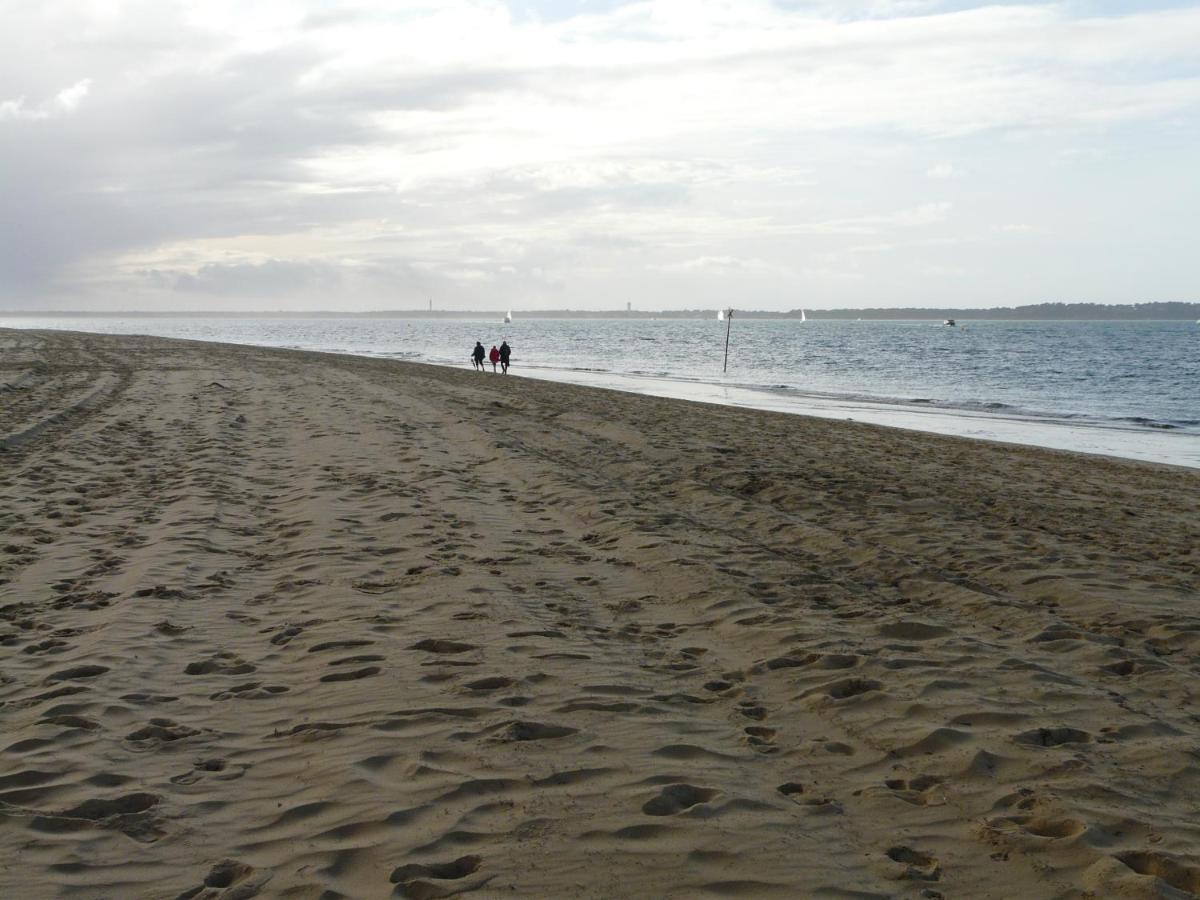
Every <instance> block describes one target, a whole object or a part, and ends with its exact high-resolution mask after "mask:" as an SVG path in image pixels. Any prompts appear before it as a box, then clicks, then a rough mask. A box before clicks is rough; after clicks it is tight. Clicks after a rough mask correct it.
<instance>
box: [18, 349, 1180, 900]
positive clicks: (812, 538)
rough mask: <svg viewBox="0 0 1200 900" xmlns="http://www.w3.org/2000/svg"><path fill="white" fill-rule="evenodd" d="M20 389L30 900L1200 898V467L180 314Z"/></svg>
mask: <svg viewBox="0 0 1200 900" xmlns="http://www.w3.org/2000/svg"><path fill="white" fill-rule="evenodd" d="M0 382H3V383H5V384H6V385H8V387H7V388H5V389H4V390H3V392H2V393H0V398H3V404H2V405H0V442H2V441H4V440H5V439H9V438H13V437H17V439H16V440H10V441H9V442H8V445H7V446H6V447H4V449H3V450H2V451H0V467H2V468H0V648H2V652H3V653H4V654H5V667H4V673H3V678H0V717H3V721H4V734H5V740H4V742H3V746H0V803H3V812H4V813H5V815H4V819H3V821H4V828H2V829H0V852H2V853H3V855H4V858H5V860H6V866H4V867H0V893H5V894H13V895H18V894H19V895H21V896H30V897H92V896H96V895H97V894H103V895H105V896H121V897H130V898H139V897H147V898H150V897H161V896H179V895H183V894H186V895H187V896H214V897H216V896H221V894H222V893H229V892H233V893H236V895H237V896H242V897H251V896H255V895H259V896H279V895H288V896H299V897H318V896H355V897H357V896H382V895H387V894H389V893H394V894H396V895H399V896H425V897H433V896H443V895H447V894H449V893H453V892H477V893H478V894H479V895H480V896H501V895H503V896H579V897H591V898H602V897H612V896H661V897H670V898H680V900H682V898H692V897H699V896H728V895H729V894H731V893H740V894H743V895H752V896H755V897H780V898H785V897H786V898H791V897H795V896H798V895H804V896H822V895H828V896H835V895H839V894H841V895H844V894H846V893H849V892H855V893H857V894H859V895H874V896H903V897H910V896H911V897H919V896H922V893H923V892H927V891H929V890H934V891H936V892H938V893H943V894H944V895H945V896H972V897H984V898H987V897H1005V896H1016V895H1020V896H1025V897H1047V898H1048V897H1056V896H1064V895H1066V896H1070V895H1081V894H1084V893H1087V892H1091V893H1093V894H1095V895H1097V896H1130V897H1151V896H1161V895H1163V894H1165V893H1167V892H1173V893H1174V894H1181V895H1186V894H1187V893H1189V892H1191V893H1194V892H1195V888H1196V886H1197V885H1200V851H1198V850H1197V847H1198V846H1200V841H1198V840H1197V838H1198V836H1200V829H1198V827H1197V825H1196V823H1195V821H1194V814H1193V813H1194V810H1193V809H1192V804H1191V803H1190V798H1192V797H1194V796H1196V795H1197V792H1200V775H1198V774H1197V769H1196V766H1195V748H1196V746H1197V742H1198V741H1200V723H1198V722H1197V720H1196V718H1195V716H1194V715H1193V714H1192V710H1194V709H1195V703H1196V688H1195V680H1196V674H1197V670H1196V653H1197V652H1198V651H1200V609H1197V606H1196V597H1197V596H1198V595H1200V472H1196V471H1194V470H1191V469H1182V468H1173V467H1166V466H1162V465H1156V464H1150V463H1142V462H1137V461H1131V460H1123V459H1114V458H1107V457H1098V456H1095V457H1093V456H1085V455H1081V454H1075V453H1064V452H1059V451H1054V450H1046V449H1041V448H1036V447H1025V446H1015V445H1005V444H999V443H992V442H988V441H971V440H963V439H957V438H952V437H943V436H939V435H935V434H930V433H926V432H919V431H909V430H903V429H886V428H880V427H876V426H871V425H867V424H864V423H861V422H845V421H837V420H830V419H820V418H816V417H804V416H795V415H786V414H782V413H775V412H764V411H760V410H755V409H747V408H742V407H736V406H720V405H709V404H702V403H688V402H680V401H677V400H673V399H666V398H658V397H653V396H647V395H635V394H628V393H624V392H620V391H612V390H592V389H586V388H582V387H579V386H575V385H570V384H566V383H563V382H558V381H544V380H538V379H531V378H520V379H519V378H515V377H514V378H501V377H499V376H494V377H481V376H479V375H477V374H476V373H473V372H471V371H470V370H458V369H451V368H443V367H437V366H431V365H426V364H416V363H405V362H397V361H391V360H382V359H372V358H367V357H361V356H350V355H340V354H329V353H317V352H312V351H289V350H279V349H274V348H263V347H257V346H251V345H229V344H208V343H203V342H197V341H180V340H170V339H163V338H153V337H137V336H133V337H129V336H124V337H121V336H110V335H89V334H82V333H72V332H55V331H43V332H23V331H5V330H0ZM31 886H32V887H31Z"/></svg>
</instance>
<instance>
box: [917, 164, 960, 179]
mask: <svg viewBox="0 0 1200 900" xmlns="http://www.w3.org/2000/svg"><path fill="white" fill-rule="evenodd" d="M925 174H926V176H928V177H929V178H935V179H938V180H946V179H951V178H962V177H963V176H964V175H966V174H967V173H966V172H964V171H963V170H962V169H960V168H959V167H958V166H956V165H954V164H953V163H946V162H942V163H936V164H934V165H932V166H930V167H929V168H928V169H926V170H925Z"/></svg>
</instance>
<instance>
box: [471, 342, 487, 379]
mask: <svg viewBox="0 0 1200 900" xmlns="http://www.w3.org/2000/svg"><path fill="white" fill-rule="evenodd" d="M486 355H487V351H486V350H484V349H483V344H481V343H479V341H476V342H475V349H474V350H472V351H471V365H472V366H474V367H475V368H476V369H478V370H479V371H480V372H482V371H483V358H484V356H486Z"/></svg>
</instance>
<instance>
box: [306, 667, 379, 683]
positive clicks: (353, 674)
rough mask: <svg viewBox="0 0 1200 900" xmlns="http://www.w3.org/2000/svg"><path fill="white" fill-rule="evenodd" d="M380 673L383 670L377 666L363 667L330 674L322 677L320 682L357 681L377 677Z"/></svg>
mask: <svg viewBox="0 0 1200 900" xmlns="http://www.w3.org/2000/svg"><path fill="white" fill-rule="evenodd" d="M381 671H383V670H382V669H380V668H379V666H365V667H363V668H361V669H354V670H353V671H350V672H330V673H329V674H328V675H322V676H321V680H322V681H326V682H330V681H358V680H360V679H362V678H370V677H371V676H372V675H378V674H379V673H380V672H381Z"/></svg>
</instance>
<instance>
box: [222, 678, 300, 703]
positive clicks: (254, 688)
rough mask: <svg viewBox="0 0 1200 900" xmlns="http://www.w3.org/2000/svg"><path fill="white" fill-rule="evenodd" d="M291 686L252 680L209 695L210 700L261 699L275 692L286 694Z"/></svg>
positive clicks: (271, 695)
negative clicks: (265, 683)
mask: <svg viewBox="0 0 1200 900" xmlns="http://www.w3.org/2000/svg"><path fill="white" fill-rule="evenodd" d="M289 690H290V688H288V687H287V686H285V685H282V684H267V685H264V684H263V683H262V682H261V681H251V682H250V683H248V684H239V685H237V686H236V687H231V688H229V689H228V690H224V691H217V692H216V693H215V694H212V695H210V696H209V698H208V699H209V700H233V699H238V700H261V699H263V698H264V697H273V696H274V695H275V694H286V693H287V692H288V691H289Z"/></svg>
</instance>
